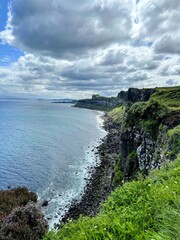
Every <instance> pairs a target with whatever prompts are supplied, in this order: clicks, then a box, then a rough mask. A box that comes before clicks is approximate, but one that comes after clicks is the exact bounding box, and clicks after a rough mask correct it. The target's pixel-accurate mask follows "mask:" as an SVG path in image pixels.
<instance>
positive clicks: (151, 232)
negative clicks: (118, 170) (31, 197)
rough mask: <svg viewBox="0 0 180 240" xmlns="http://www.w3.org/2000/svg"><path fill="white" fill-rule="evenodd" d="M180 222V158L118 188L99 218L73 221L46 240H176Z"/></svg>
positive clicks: (83, 218) (179, 231)
mask: <svg viewBox="0 0 180 240" xmlns="http://www.w3.org/2000/svg"><path fill="white" fill-rule="evenodd" d="M179 223H180V156H178V158H177V159H176V161H174V162H173V163H171V164H170V165H168V166H167V165H166V166H165V167H164V168H163V167H162V169H161V170H155V171H153V172H152V173H151V174H150V175H149V176H148V177H147V179H145V180H144V179H143V177H141V176H140V177H139V179H138V180H137V181H132V182H127V183H125V184H124V185H123V186H122V187H118V188H117V189H116V190H115V191H114V192H113V193H112V194H111V195H110V196H109V198H108V200H107V201H106V203H105V204H104V205H103V206H102V210H101V212H100V213H99V214H98V215H97V216H96V217H94V218H88V217H81V218H80V219H79V220H77V221H71V222H70V223H69V224H66V225H64V226H63V227H62V228H61V229H60V230H59V231H58V232H54V231H51V232H49V233H48V234H47V235H46V236H45V238H44V240H51V239H53V240H75V239H78V240H93V239H94V240H100V239H106V240H107V239H111V240H146V239H147V240H153V239H154V240H162V239H163V240H170V239H171V240H176V239H179V236H180V224H179Z"/></svg>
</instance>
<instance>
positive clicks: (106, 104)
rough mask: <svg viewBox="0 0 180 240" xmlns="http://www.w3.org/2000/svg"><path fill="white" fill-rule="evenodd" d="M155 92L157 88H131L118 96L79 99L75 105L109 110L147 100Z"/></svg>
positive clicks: (95, 96)
mask: <svg viewBox="0 0 180 240" xmlns="http://www.w3.org/2000/svg"><path fill="white" fill-rule="evenodd" d="M154 92H155V89H137V88H129V89H128V91H121V92H120V93H119V94H118V95H117V97H111V98H108V97H102V96H99V95H93V96H92V99H83V100H79V101H78V102H77V103H76V104H75V107H80V108H88V109H97V110H104V111H108V110H111V109H113V108H115V107H117V106H119V105H132V104H133V103H135V102H143V101H147V100H148V99H149V98H150V96H151V95H152V94H153V93H154Z"/></svg>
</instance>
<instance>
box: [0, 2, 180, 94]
mask: <svg viewBox="0 0 180 240" xmlns="http://www.w3.org/2000/svg"><path fill="white" fill-rule="evenodd" d="M179 23H180V1H177V0H171V1H169V0H76V1H75V0H26V1H25V0H0V97H38V98H39V97H42V98H74V99H79V98H89V97H91V96H92V95H93V94H100V95H104V96H116V95H117V94H118V92H120V91H121V90H127V89H128V88H129V87H137V88H144V87H146V88H147V87H149V88H151V87H158V86H176V85H180V44H179V43H180V25H179Z"/></svg>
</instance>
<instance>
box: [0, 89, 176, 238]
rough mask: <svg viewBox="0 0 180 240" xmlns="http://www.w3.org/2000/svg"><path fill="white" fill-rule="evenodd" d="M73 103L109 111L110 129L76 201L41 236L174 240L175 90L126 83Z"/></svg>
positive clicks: (107, 126) (107, 116)
mask: <svg viewBox="0 0 180 240" xmlns="http://www.w3.org/2000/svg"><path fill="white" fill-rule="evenodd" d="M78 104H80V105H79V106H80V107H87V108H92V109H98V110H99V109H100V108H101V107H102V109H103V108H104V107H105V108H104V110H109V109H111V110H110V111H108V112H106V114H105V123H104V127H105V129H106V130H107V131H108V134H107V136H106V138H105V139H104V141H103V143H102V144H101V146H99V147H98V148H97V149H96V150H95V154H99V156H100V159H101V161H100V164H99V165H97V166H96V167H95V169H92V170H91V179H90V181H89V182H87V185H86V188H85V193H84V195H83V196H82V199H81V201H80V202H77V201H74V202H73V203H72V205H71V207H70V209H69V212H67V214H66V215H65V216H64V218H63V221H61V222H60V224H59V226H58V227H59V228H60V229H59V231H58V232H54V231H50V232H49V233H48V234H46V235H45V237H44V239H45V240H51V239H69V240H71V239H72V240H74V239H88V240H91V239H134V240H135V239H157V240H158V239H178V238H177V237H178V236H179V233H180V229H179V226H180V211H179V207H178V206H179V204H180V202H179V199H180V182H179V180H180V155H179V154H180V87H172V88H155V89H142V90H141V89H132V88H131V89H129V90H128V91H121V92H120V93H119V94H118V96H117V97H116V98H112V99H111V98H109V99H108V100H107V99H106V98H103V97H100V96H98V95H96V96H93V97H92V99H91V100H81V101H79V102H78V103H77V105H76V107H78ZM85 216H86V217H85ZM172 224H173V226H172ZM169 229H170V230H171V231H169ZM4 239H10V238H4ZM14 239H18V238H14ZM29 239H31V238H29Z"/></svg>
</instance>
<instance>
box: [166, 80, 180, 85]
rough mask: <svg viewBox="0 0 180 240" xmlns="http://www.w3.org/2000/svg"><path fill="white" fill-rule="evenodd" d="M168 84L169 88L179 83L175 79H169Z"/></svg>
mask: <svg viewBox="0 0 180 240" xmlns="http://www.w3.org/2000/svg"><path fill="white" fill-rule="evenodd" d="M166 84H167V85H169V86H173V85H177V84H178V81H176V80H175V79H169V80H167V81H166Z"/></svg>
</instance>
